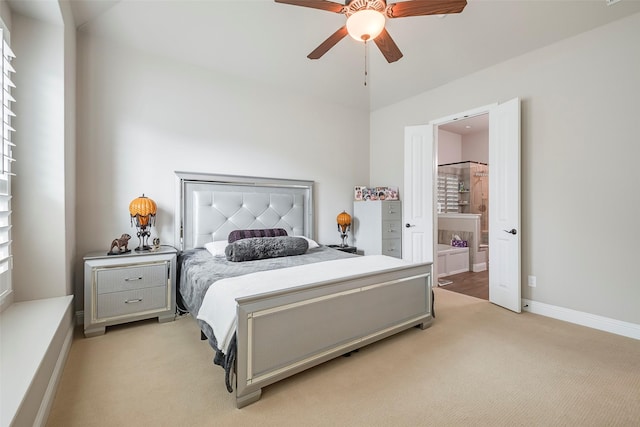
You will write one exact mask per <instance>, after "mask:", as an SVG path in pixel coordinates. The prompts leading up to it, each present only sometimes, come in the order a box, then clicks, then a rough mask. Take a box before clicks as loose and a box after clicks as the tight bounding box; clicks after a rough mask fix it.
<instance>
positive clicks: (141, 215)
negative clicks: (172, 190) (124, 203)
mask: <svg viewBox="0 0 640 427" xmlns="http://www.w3.org/2000/svg"><path fill="white" fill-rule="evenodd" d="M156 210H157V206H156V202H154V201H153V200H151V199H150V198H148V197H146V196H145V195H144V194H143V195H142V196H140V197H138V198H135V199H133V200H132V201H131V203H129V213H130V214H131V217H132V218H134V217H135V218H137V219H138V222H139V224H140V226H141V227H146V226H147V225H148V224H149V218H150V217H155V215H156Z"/></svg>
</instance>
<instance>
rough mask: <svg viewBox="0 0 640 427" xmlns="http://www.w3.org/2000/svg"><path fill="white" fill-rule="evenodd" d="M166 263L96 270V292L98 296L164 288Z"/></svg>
mask: <svg viewBox="0 0 640 427" xmlns="http://www.w3.org/2000/svg"><path fill="white" fill-rule="evenodd" d="M167 265H168V264H167V263H166V262H162V263H157V264H148V265H142V266H131V267H121V266H120V267H106V268H101V269H98V270H96V287H97V289H96V291H97V294H98V295H102V294H107V293H111V292H120V291H129V290H134V289H144V288H150V287H153V286H166V285H167V280H168V268H167Z"/></svg>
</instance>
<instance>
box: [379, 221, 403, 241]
mask: <svg viewBox="0 0 640 427" xmlns="http://www.w3.org/2000/svg"><path fill="white" fill-rule="evenodd" d="M401 227H402V225H401V222H400V221H382V238H383V239H396V238H398V239H399V238H400V237H402V236H401V233H402V228H401Z"/></svg>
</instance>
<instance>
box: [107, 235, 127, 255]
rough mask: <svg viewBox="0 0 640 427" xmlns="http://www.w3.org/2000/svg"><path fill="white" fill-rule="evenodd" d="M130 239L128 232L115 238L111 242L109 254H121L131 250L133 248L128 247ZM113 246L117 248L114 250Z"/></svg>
mask: <svg viewBox="0 0 640 427" xmlns="http://www.w3.org/2000/svg"><path fill="white" fill-rule="evenodd" d="M129 239H131V236H129V235H128V234H123V235H122V236H120V237H118V238H117V239H113V241H112V242H111V248H110V249H109V252H107V255H120V254H126V253H129V252H131V249H129V248H128V247H127V246H128V245H129ZM113 248H116V249H117V250H116V251H115V252H114V250H113Z"/></svg>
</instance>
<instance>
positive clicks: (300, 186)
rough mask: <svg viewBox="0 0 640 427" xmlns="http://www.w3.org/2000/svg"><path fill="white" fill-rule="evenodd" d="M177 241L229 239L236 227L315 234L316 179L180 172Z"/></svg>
mask: <svg viewBox="0 0 640 427" xmlns="http://www.w3.org/2000/svg"><path fill="white" fill-rule="evenodd" d="M176 177H177V186H176V187H177V194H176V200H177V207H176V215H175V218H176V224H175V230H176V239H175V242H176V245H177V246H178V247H179V249H181V250H186V249H193V248H200V247H203V246H204V245H205V243H208V242H211V241H214V240H226V239H227V236H228V235H229V233H230V232H231V231H233V230H237V229H254V228H284V229H285V230H286V231H287V233H288V234H289V235H290V236H291V235H304V236H307V237H309V238H313V181H300V180H290V179H289V180H285V179H273V178H257V177H247V176H233V175H213V174H203V173H191V172H176Z"/></svg>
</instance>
